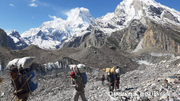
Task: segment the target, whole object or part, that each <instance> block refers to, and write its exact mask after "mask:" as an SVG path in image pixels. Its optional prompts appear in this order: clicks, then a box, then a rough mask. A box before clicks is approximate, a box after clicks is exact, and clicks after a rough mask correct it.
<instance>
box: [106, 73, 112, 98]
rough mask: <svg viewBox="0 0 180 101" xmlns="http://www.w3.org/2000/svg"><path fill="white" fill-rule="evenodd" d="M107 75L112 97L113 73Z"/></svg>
mask: <svg viewBox="0 0 180 101" xmlns="http://www.w3.org/2000/svg"><path fill="white" fill-rule="evenodd" d="M107 75H108V77H107V80H108V82H109V91H110V95H111V93H112V92H113V90H114V77H113V74H111V73H108V74H107Z"/></svg>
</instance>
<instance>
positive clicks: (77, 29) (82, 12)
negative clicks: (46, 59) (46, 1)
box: [21, 8, 94, 49]
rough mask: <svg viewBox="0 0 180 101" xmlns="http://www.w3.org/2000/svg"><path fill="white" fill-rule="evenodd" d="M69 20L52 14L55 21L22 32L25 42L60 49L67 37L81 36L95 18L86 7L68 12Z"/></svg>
mask: <svg viewBox="0 0 180 101" xmlns="http://www.w3.org/2000/svg"><path fill="white" fill-rule="evenodd" d="M67 16H68V18H67V20H63V19H61V18H57V17H54V16H50V17H51V18H53V21H48V22H44V23H43V24H42V25H41V26H40V27H39V28H32V29H30V30H29V31H26V32H24V33H22V34H21V37H22V38H23V39H24V40H25V42H26V43H27V44H28V45H29V44H34V45H37V46H39V47H40V48H44V49H58V48H59V47H60V45H61V44H62V43H63V42H64V41H65V40H67V39H69V38H71V37H72V36H74V35H76V36H79V35H80V34H81V33H82V32H83V31H85V30H86V29H87V27H88V26H89V24H90V23H91V21H94V18H93V17H92V16H91V14H89V10H88V9H86V8H75V9H72V10H71V11H70V12H68V13H67Z"/></svg>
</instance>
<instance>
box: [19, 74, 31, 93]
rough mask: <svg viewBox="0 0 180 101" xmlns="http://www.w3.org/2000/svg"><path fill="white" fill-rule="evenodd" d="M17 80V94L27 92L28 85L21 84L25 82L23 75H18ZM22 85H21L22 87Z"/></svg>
mask: <svg viewBox="0 0 180 101" xmlns="http://www.w3.org/2000/svg"><path fill="white" fill-rule="evenodd" d="M19 82H20V84H21V85H20V87H21V88H20V89H19V90H17V94H21V93H23V92H29V87H28V85H27V84H25V85H24V86H23V84H24V83H25V82H26V80H25V78H24V77H22V76H20V77H19ZM26 83H28V82H26ZM22 86H23V87H22Z"/></svg>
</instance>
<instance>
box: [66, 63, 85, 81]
mask: <svg viewBox="0 0 180 101" xmlns="http://www.w3.org/2000/svg"><path fill="white" fill-rule="evenodd" d="M69 67H70V69H71V70H72V71H74V72H75V75H78V76H81V77H82V80H83V83H84V84H86V83H87V75H86V71H87V67H86V66H85V65H84V64H78V65H69Z"/></svg>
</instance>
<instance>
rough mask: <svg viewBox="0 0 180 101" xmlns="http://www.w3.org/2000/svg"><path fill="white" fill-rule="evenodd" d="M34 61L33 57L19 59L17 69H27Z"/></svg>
mask: <svg viewBox="0 0 180 101" xmlns="http://www.w3.org/2000/svg"><path fill="white" fill-rule="evenodd" d="M34 60H35V57H23V58H21V59H19V61H18V63H17V67H18V69H19V68H20V67H22V69H26V68H28V67H29V66H30V65H31V64H32V63H33V62H34Z"/></svg>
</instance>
